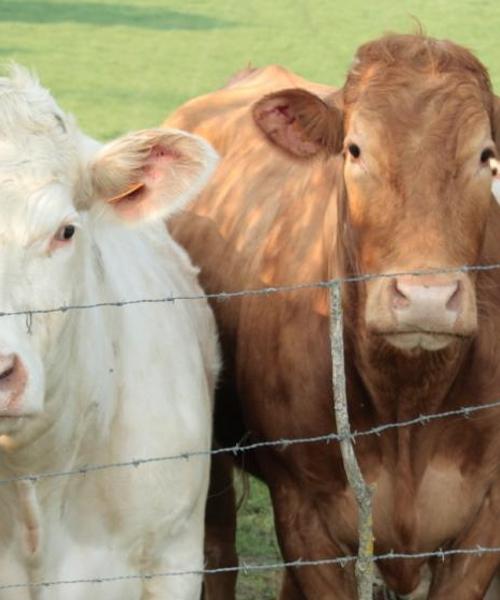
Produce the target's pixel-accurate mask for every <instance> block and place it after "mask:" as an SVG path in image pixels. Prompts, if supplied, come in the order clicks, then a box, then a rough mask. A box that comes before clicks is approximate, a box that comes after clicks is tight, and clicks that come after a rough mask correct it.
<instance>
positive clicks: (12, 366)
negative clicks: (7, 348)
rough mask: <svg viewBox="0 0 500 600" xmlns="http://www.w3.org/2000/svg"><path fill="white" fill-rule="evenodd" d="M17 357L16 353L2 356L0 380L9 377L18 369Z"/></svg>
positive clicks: (0, 357) (0, 359)
mask: <svg viewBox="0 0 500 600" xmlns="http://www.w3.org/2000/svg"><path fill="white" fill-rule="evenodd" d="M16 365H17V359H16V356H15V355H14V354H12V355H10V356H0V381H3V380H4V379H7V378H8V377H9V376H10V375H12V374H13V373H14V372H15V370H16Z"/></svg>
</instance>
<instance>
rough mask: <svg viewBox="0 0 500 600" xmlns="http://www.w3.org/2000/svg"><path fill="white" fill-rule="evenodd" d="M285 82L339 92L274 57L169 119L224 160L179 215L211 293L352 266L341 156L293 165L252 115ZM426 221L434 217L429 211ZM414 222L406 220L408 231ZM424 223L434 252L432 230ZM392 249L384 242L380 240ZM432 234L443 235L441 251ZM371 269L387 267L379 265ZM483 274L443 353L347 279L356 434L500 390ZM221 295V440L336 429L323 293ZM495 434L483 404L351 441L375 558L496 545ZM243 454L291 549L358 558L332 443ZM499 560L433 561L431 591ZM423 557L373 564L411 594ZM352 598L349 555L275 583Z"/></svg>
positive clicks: (499, 515)
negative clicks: (456, 335) (400, 342)
mask: <svg viewBox="0 0 500 600" xmlns="http://www.w3.org/2000/svg"><path fill="white" fill-rule="evenodd" d="M291 87H301V88H305V89H308V90H310V91H312V92H314V93H315V94H318V95H320V96H322V97H325V96H327V95H328V94H329V93H331V92H332V91H333V90H331V89H330V88H327V87H326V86H319V85H316V84H311V83H309V82H305V81H304V80H302V79H300V78H298V77H297V76H295V75H293V74H292V73H290V72H288V71H285V70H284V69H281V68H279V67H268V68H266V69H263V70H257V71H255V72H253V73H250V74H249V75H248V76H247V77H246V78H243V79H241V80H236V81H235V82H234V83H233V84H232V85H231V86H229V87H227V88H225V89H223V90H220V91H218V92H215V93H213V94H209V95H207V96H204V97H202V98H200V99H196V100H193V101H191V102H190V103H188V104H187V105H185V106H184V107H182V108H181V109H180V110H179V111H177V113H176V114H175V115H174V116H173V117H172V118H171V119H169V121H168V123H169V125H171V126H176V127H180V128H183V129H187V130H191V131H193V132H196V133H197V134H199V135H202V136H205V137H206V138H207V139H208V140H209V141H210V142H211V143H212V144H213V145H214V146H215V148H216V149H217V150H218V152H219V153H220V155H221V157H222V162H221V164H220V167H219V169H218V172H217V174H216V177H215V178H214V179H213V181H212V184H211V185H210V186H209V188H208V189H207V190H206V191H205V192H204V193H203V194H202V195H201V196H200V198H199V199H198V200H197V202H196V203H195V205H194V207H193V208H192V211H193V212H194V213H196V215H198V216H199V219H195V220H193V218H192V216H190V217H189V220H184V219H183V217H182V215H181V216H179V217H178V219H177V222H176V223H175V224H174V227H173V233H174V235H175V236H176V238H177V239H178V240H179V241H180V242H181V243H183V244H184V245H185V246H186V247H187V248H188V250H189V252H190V254H191V256H192V258H193V260H194V262H195V263H197V264H198V265H200V266H201V267H202V284H203V285H204V288H205V290H206V291H207V292H220V291H222V290H224V291H231V290H240V289H251V288H259V287H262V286H280V285H289V284H298V283H305V282H316V281H321V280H326V279H331V278H333V277H336V276H339V275H343V274H345V273H346V262H345V261H346V258H345V257H344V256H342V252H340V253H339V251H338V248H339V243H338V242H339V240H338V239H337V231H338V227H337V226H338V222H337V221H338V219H337V212H338V206H339V203H338V198H339V194H341V192H342V179H343V178H342V168H343V158H342V157H341V156H338V155H330V156H327V157H316V158H313V159H311V160H308V161H299V160H292V159H290V157H288V156H287V155H286V154H285V153H280V152H279V151H276V150H272V149H270V147H269V143H268V142H267V141H266V140H265V139H264V137H263V136H262V135H261V134H260V133H259V132H258V130H257V128H256V126H255V124H254V122H253V120H252V113H251V106H252V104H254V103H255V102H256V101H258V100H259V99H260V98H261V97H262V96H263V95H264V94H268V93H270V92H274V91H276V90H279V89H283V88H291ZM417 171H418V169H417ZM352 210H353V209H352ZM487 211H488V218H487V227H486V231H484V228H483V229H482V230H481V232H480V233H481V247H480V249H479V253H478V255H477V256H476V257H475V259H474V261H477V262H479V263H498V262H500V243H499V242H498V236H499V235H500V208H499V206H498V205H497V204H496V203H494V202H493V201H491V202H490V203H489V206H488V207H487ZM421 216H422V223H424V221H425V219H427V218H428V215H427V214H426V213H422V215H421ZM350 218H351V219H353V218H354V217H353V215H352V214H351V215H350ZM419 225H420V224H419V222H417V221H414V222H413V228H414V229H416V230H418V228H419ZM422 226H423V225H422ZM420 235H421V236H423V242H422V248H424V247H425V246H426V239H425V236H426V232H425V231H422V232H421V234H420ZM428 235H430V234H428ZM447 235H453V232H452V231H449V232H447ZM390 243H391V240H390V239H386V240H382V241H381V240H378V244H379V245H380V244H386V245H387V244H390ZM400 243H401V242H400ZM437 243H438V242H437V241H436V240H432V242H430V246H432V245H434V246H435V245H436V244H437ZM365 250H366V249H365ZM378 250H380V247H377V251H378ZM386 250H387V249H386ZM414 252H417V253H418V248H416V249H415V251H414ZM386 254H389V252H388V251H386ZM413 255H414V253H413V254H412V256H413ZM465 258H467V257H465ZM366 260H368V263H369V260H373V261H375V258H373V257H370V258H369V259H366ZM450 261H451V263H453V260H451V259H450ZM450 261H448V264H445V265H442V266H450ZM431 263H432V261H431V262H425V261H424V262H423V263H422V262H420V263H419V262H418V256H417V257H416V258H415V261H414V262H412V263H408V262H407V263H404V265H403V266H408V267H409V268H428V267H434V266H439V265H438V264H431ZM365 264H366V261H365ZM398 264H402V263H398ZM455 264H460V262H458V261H455ZM393 266H394V264H393V263H391V264H390V265H389V269H388V270H391V269H392V268H393ZM373 268H374V269H375V270H377V269H378V270H382V271H383V270H384V269H380V268H379V265H378V264H376V263H375V262H374V263H373ZM405 281H406V280H405ZM473 282H474V283H473V285H475V286H476V290H477V294H476V295H477V305H478V333H477V335H476V336H475V337H474V338H469V337H467V335H466V334H465V333H464V337H461V338H460V339H458V340H457V341H455V342H452V343H451V344H449V345H447V346H446V347H444V348H442V349H439V350H437V351H432V352H431V351H427V350H425V349H423V350H416V351H408V352H405V351H402V350H400V349H398V348H396V347H394V346H392V345H391V344H389V343H383V342H381V341H380V336H379V337H378V338H377V337H373V336H371V334H370V332H368V331H367V330H366V325H365V323H364V321H363V319H362V318H361V316H360V309H359V307H360V306H364V305H365V304H366V298H365V296H364V295H363V294H365V295H366V294H367V292H366V289H368V291H369V288H366V285H365V284H349V287H348V289H347V290H346V295H345V318H346V329H345V342H346V362H347V380H348V395H349V410H350V417H351V425H352V428H353V429H354V430H358V431H362V430H365V429H369V428H370V427H373V426H375V425H380V424H382V423H391V422H398V421H405V420H407V419H412V418H414V417H416V416H418V415H420V414H432V413H437V412H441V411H448V410H453V409H456V408H458V407H462V406H467V405H475V404H484V403H489V402H492V401H495V400H498V399H500V368H499V364H498V363H499V360H498V359H499V357H500V346H499V343H500V311H499V310H498V306H499V301H500V271H490V272H487V273H479V274H478V275H477V277H475V278H474V279H473ZM401 285H402V284H401ZM439 285H441V283H439ZM457 285H458V284H457ZM463 285H465V284H462V283H460V286H463ZM440 289H441V288H440ZM471 289H472V288H471ZM377 293H378V292H377ZM471 298H472V296H471ZM463 302H464V305H465V302H466V300H464V301H463ZM470 302H473V300H470ZM471 306H472V305H471ZM213 307H214V311H215V313H216V317H217V319H218V323H219V327H220V330H221V339H222V345H223V351H224V356H225V374H224V376H223V380H222V383H221V389H220V394H219V399H218V406H217V416H216V432H217V435H218V441H219V442H220V443H221V444H222V445H231V444H234V443H236V442H238V441H240V440H241V439H242V438H243V437H244V436H245V435H247V437H245V442H249V441H261V440H275V439H279V438H294V437H304V436H317V435H322V434H328V433H330V432H331V431H332V430H333V428H334V425H333V412H332V405H333V401H332V391H331V367H330V353H329V323H328V293H327V291H325V290H324V289H304V290H301V291H294V292H286V293H279V294H273V295H269V296H257V297H245V298H239V299H232V300H228V301H225V302H221V303H218V302H215V303H214V304H213ZM471 310H472V309H471ZM464 311H465V309H464ZM499 431H500V410H498V409H488V410H485V411H484V412H481V413H477V414H476V413H475V414H474V415H473V416H471V417H469V418H447V419H439V420H435V421H433V422H429V423H427V424H426V425H425V426H422V425H416V426H412V427H403V428H399V429H393V430H390V431H387V432H385V433H384V434H382V435H380V436H368V437H363V438H360V439H358V440H357V442H356V446H355V448H356V454H357V457H358V460H359V462H360V464H361V467H362V470H363V472H364V474H365V477H366V479H367V480H368V481H369V482H370V483H372V484H374V485H375V493H374V533H375V550H376V553H385V552H390V551H391V550H393V551H395V552H404V553H415V552H429V551H434V550H438V549H440V548H443V549H446V548H474V547H475V546H477V545H478V544H479V545H482V546H500V476H499V467H500V433H499ZM244 461H245V462H244V466H245V467H246V468H248V469H249V470H251V471H252V472H253V473H255V474H257V475H258V476H259V477H261V478H263V479H264V480H265V481H266V482H267V484H268V485H269V487H270V490H271V494H272V500H273V506H274V511H275V519H276V526H277V532H278V537H279V541H280V545H281V549H282V552H283V555H284V557H285V559H286V560H296V559H298V558H302V559H308V560H313V559H324V558H331V557H336V556H342V555H350V554H355V553H356V552H357V539H358V538H357V522H356V521H357V519H356V506H355V502H354V499H353V495H352V493H351V491H350V490H349V489H347V487H346V481H345V475H344V472H343V468H342V462H341V456H340V452H339V448H338V445H337V444H334V443H330V444H328V445H325V444H299V445H291V446H288V447H286V448H285V449H283V448H280V447H277V448H264V449H261V450H259V451H258V452H255V453H253V454H252V455H245V456H244ZM499 561H500V554H491V555H487V556H483V557H481V558H468V557H462V556H458V557H456V558H453V559H452V560H450V559H448V560H446V561H437V562H434V563H430V566H431V569H432V570H433V583H432V585H431V592H430V596H429V597H431V598H433V599H438V598H439V599H440V600H445V599H447V600H449V599H451V598H453V599H456V600H458V599H462V600H473V599H479V598H482V597H483V595H484V593H485V590H486V588H487V587H488V585H489V582H490V580H491V578H492V576H493V574H494V572H495V569H496V567H497V566H498V563H499ZM425 563H426V561H425V559H421V560H404V559H399V560H387V561H385V562H382V563H379V565H378V566H379V568H380V570H381V573H382V575H383V576H384V578H385V581H386V582H387V584H388V585H389V586H390V587H391V588H392V589H393V590H395V591H396V592H398V593H400V594H407V593H410V592H412V591H414V590H415V589H416V587H417V586H418V585H419V582H420V581H421V577H422V576H423V575H424V574H425ZM355 597H356V592H355V584H354V580H353V571H352V569H351V568H350V567H346V568H341V567H332V566H321V567H306V568H300V569H295V570H294V571H293V572H289V573H288V574H287V577H286V581H285V584H284V590H283V592H282V599H283V600H299V599H301V600H303V599H307V600H327V599H330V598H336V599H337V598H338V599H352V598H355Z"/></svg>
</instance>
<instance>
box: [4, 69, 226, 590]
mask: <svg viewBox="0 0 500 600" xmlns="http://www.w3.org/2000/svg"><path fill="white" fill-rule="evenodd" d="M19 77H20V78H21V79H22V78H23V76H22V75H20V76H19V75H18V78H19ZM17 85H18V87H20V88H21V89H25V88H26V89H27V88H29V86H30V85H35V84H33V82H31V84H30V82H29V81H28V80H26V81H21V83H20V84H19V83H18V84H17ZM23 86H24V87H23ZM2 99H3V98H2V89H1V87H0V111H1V110H2ZM56 125H57V126H58V124H57V123H56ZM66 126H67V127H69V126H68V125H66ZM71 127H72V128H73V129H74V126H72V125H71ZM5 129H7V130H8V127H7V126H5ZM1 130H2V127H1V117H0V134H1V133H2V131H1ZM49 130H50V127H49ZM75 131H76V130H75ZM60 133H61V132H60V131H59V133H58V134H57V135H59V134H60ZM73 134H74V133H72V135H73ZM30 135H31V132H27V133H26V136H27V137H26V139H28V141H29V140H30V139H31V138H30ZM37 135H39V134H38V133H37ZM47 135H48V134H47ZM74 135H76V134H74ZM44 143H45V142H44ZM162 143H163V142H162ZM196 143H198V142H196ZM13 144H14V145H15V142H13ZM13 144H11V145H10V146H9V145H8V144H7V145H4V146H2V142H0V277H1V279H0V283H1V285H0V310H2V311H15V310H23V309H24V308H26V307H27V306H28V303H27V302H26V300H27V298H29V300H30V302H29V306H30V307H31V308H46V307H52V306H61V305H75V304H76V305H81V304H93V303H101V302H114V301H120V300H128V299H141V298H162V297H168V296H186V295H187V296H190V295H197V294H200V293H201V289H200V288H199V286H198V283H197V278H196V271H195V270H194V268H193V267H192V265H191V263H190V260H189V258H188V256H187V255H186V253H185V252H184V251H183V250H182V249H181V248H180V247H179V246H177V244H176V243H175V242H174V241H173V240H172V239H171V238H170V236H169V235H168V233H167V231H166V230H165V226H164V224H163V223H162V222H161V221H158V220H156V221H151V222H148V223H146V224H144V225H141V226H140V227H137V228H131V227H126V226H124V225H123V223H122V222H121V221H120V220H119V219H116V218H115V217H114V214H112V210H113V208H111V209H110V208H108V207H107V206H106V205H105V204H104V203H102V202H91V201H90V200H89V197H90V196H92V193H89V192H88V189H87V188H88V186H89V184H88V182H87V183H85V181H83V183H82V179H83V180H84V179H85V177H83V178H82V175H81V174H82V171H83V172H86V170H87V164H88V161H89V160H92V159H91V158H90V157H89V156H86V157H85V158H83V156H84V154H85V153H86V154H88V153H89V152H83V147H84V146H85V147H88V144H87V143H86V142H85V141H84V140H83V138H81V139H80V138H79V140H78V143H77V144H76V151H75V152H76V158H75V156H73V155H72V152H71V149H70V151H68V152H66V157H67V160H66V164H65V162H64V155H63V154H64V153H62V154H61V155H59V156H58V160H59V163H60V164H58V165H56V161H55V160H52V161H51V157H50V156H47V157H46V159H45V160H46V161H47V164H45V162H44V161H43V160H41V158H40V157H39V156H38V155H37V152H38V150H37V145H36V143H34V142H33V144H32V152H31V153H30V152H28V159H29V158H30V156H32V157H33V159H32V160H31V161H30V162H29V164H28V165H24V164H22V162H20V163H19V164H18V165H17V166H16V168H15V169H12V168H11V167H12V163H13V161H12V158H11V157H12V155H13V153H14V152H13V149H12V148H13ZM69 146H71V147H73V142H71V144H69ZM69 146H68V147H69ZM39 147H40V155H42V154H43V148H42V146H41V145H40V144H39ZM202 150H203V152H206V153H207V156H208V157H207V160H206V162H207V163H210V162H211V164H212V165H213V163H214V161H213V156H210V149H209V148H208V147H206V146H203V147H202ZM2 151H3V152H2ZM176 152H177V151H176ZM9 153H10V154H9ZM90 154H92V152H90ZM162 156H163V155H162ZM24 158H26V156H25V157H24ZM174 158H175V160H177V154H175V155H174ZM168 159H169V160H171V159H170V156H169V157H168ZM99 165H100V163H99ZM99 168H100V167H99ZM210 169H211V166H210V164H209V166H207V167H206V169H205V170H206V173H205V172H204V173H203V174H202V176H201V177H199V178H198V180H197V181H196V182H195V183H194V186H193V187H194V188H195V191H196V186H198V189H199V187H200V186H201V185H202V183H203V181H202V180H203V178H206V176H207V174H208V172H209V171H210ZM58 173H60V175H59V174H58ZM155 177H156V175H155ZM75 180H76V181H77V184H75ZM75 185H76V187H78V186H79V187H78V190H79V191H78V190H77V191H75V189H76V188H75ZM61 187H62V188H63V190H65V193H66V192H67V191H68V190H71V193H69V194H66V195H67V196H68V197H69V199H70V200H69V204H70V205H71V200H72V198H71V197H72V196H74V195H75V194H76V195H77V196H78V194H81V197H82V198H83V199H81V201H75V202H74V204H75V205H77V206H78V213H79V215H78V221H79V230H78V231H77V233H76V234H75V238H74V240H71V243H72V244H73V245H74V247H73V248H72V249H71V250H70V249H69V248H66V247H63V248H62V249H57V250H56V251H54V252H53V253H49V254H47V253H45V254H43V253H41V251H39V250H36V252H38V254H36V256H35V255H33V256H32V255H31V254H30V253H31V252H32V250H31V248H32V247H36V244H37V243H38V242H36V241H35V242H30V243H29V244H26V243H23V244H20V243H19V234H18V233H17V229H20V228H22V225H21V222H22V219H26V218H28V219H32V220H34V221H38V220H40V219H37V218H36V215H35V217H33V213H34V212H35V213H36V211H37V210H38V208H36V209H35V210H32V209H29V210H27V211H25V214H23V216H22V219H21V217H19V216H16V217H12V211H14V212H15V210H16V208H15V206H16V203H17V205H19V203H20V202H22V198H20V197H19V190H22V196H24V197H29V198H33V197H34V196H36V194H39V195H42V196H43V197H44V198H45V199H42V200H38V201H37V202H38V205H37V206H40V205H41V204H42V203H43V202H45V201H46V202H47V203H48V205H49V204H50V202H54V204H55V205H56V208H55V210H56V211H57V210H59V208H57V206H58V204H59V201H58V200H54V198H56V197H57V196H58V194H59V192H60V190H59V188H61ZM56 188H57V189H56ZM81 189H84V190H85V193H84V192H82V191H81ZM63 195H64V194H63ZM65 202H66V204H68V201H67V199H66V200H64V201H63V200H61V202H60V204H61V205H64V203H65ZM2 203H4V204H2ZM80 203H81V204H84V208H83V209H82V208H81V206H80V205H79V204H80ZM85 203H86V204H85ZM9 206H12V207H14V208H12V210H11V211H9V213H8V215H6V213H5V212H2V211H5V210H6V207H9ZM66 208H67V207H66V206H64V210H66ZM70 208H71V206H70ZM60 210H63V209H62V208H61V209H60ZM127 210H128V208H127ZM163 212H165V211H163ZM167 212H168V211H167ZM62 214H63V213H62V212H61V215H62ZM45 217H46V214H45V213H44V215H43V218H44V219H45ZM5 221H8V222H7V223H6V222H5ZM30 223H31V221H30ZM4 226H5V228H4ZM55 227H56V229H57V220H56V221H55ZM28 229H29V227H28ZM14 232H16V233H15V235H14ZM49 238H50V236H49ZM49 238H48V239H49ZM37 239H38V238H37ZM49 243H54V242H53V241H52V242H50V239H49ZM64 244H67V242H64ZM27 248H29V249H28V250H27ZM33 252H35V251H33ZM64 253H66V255H68V256H65V255H64ZM70 253H71V256H69V254H70ZM27 256H28V258H27ZM41 267H42V269H41ZM40 269H41V270H42V272H43V281H40V283H37V282H38V281H39V280H38V275H39V272H40ZM35 272H36V273H35ZM51 278H53V280H54V281H53V282H52V285H49V284H50V279H51ZM47 279H49V282H47ZM7 282H13V285H14V288H15V293H13V291H12V289H11V288H10V287H9V285H7ZM17 286H19V288H18V287H17ZM4 347H5V349H4ZM12 352H15V353H16V355H17V356H19V357H21V360H22V361H23V364H24V366H25V367H26V370H27V371H28V373H29V375H31V373H33V376H32V377H31V378H30V377H28V379H29V383H28V387H27V388H26V393H25V399H26V400H25V405H26V406H27V407H28V408H27V409H26V413H27V414H29V415H30V416H24V417H23V416H22V415H23V412H22V410H21V409H19V410H21V413H20V414H21V418H11V417H9V416H8V412H9V410H10V411H12V410H14V409H12V408H8V407H7V408H5V409H4V410H5V411H6V413H5V414H6V416H5V417H2V413H1V411H0V433H3V434H4V435H2V436H1V437H0V444H1V450H2V451H1V453H0V478H2V479H3V478H9V477H15V476H19V475H25V474H30V473H44V472H48V471H64V470H71V469H74V468H75V467H79V466H83V465H89V464H103V463H115V462H121V461H129V460H131V459H140V458H146V457H157V456H166V455H174V454H178V453H185V452H189V451H192V450H200V449H205V450H206V449H209V448H210V441H211V411H212V400H211V399H212V393H213V385H214V382H215V378H216V374H217V368H218V354H217V344H216V336H215V326H214V322H213V318H212V315H211V312H210V310H209V308H208V305H207V304H206V302H204V301H203V302H202V301H178V302H171V303H157V304H154V303H153V304H150V303H149V304H144V303H139V304H135V305H131V306H124V307H105V308H102V307H101V308H92V309H87V310H69V311H65V312H59V313H53V314H49V315H45V314H43V315H37V314H34V315H33V316H32V317H31V319H30V318H27V317H26V316H24V315H22V316H15V317H4V318H3V319H2V320H0V355H2V354H5V355H7V353H12ZM37 361H38V362H37ZM38 363H40V364H39V366H40V365H41V367H40V368H38V367H37V365H38ZM37 368H38V371H37ZM30 382H34V383H30ZM0 383H1V379H0ZM30 386H31V387H30ZM0 387H1V386H0ZM32 388H36V389H35V390H34V391H33V389H32ZM38 388H42V392H40V390H39V389H38ZM1 391H2V390H1V389H0V393H1ZM30 394H31V395H30ZM40 395H42V399H41V400H40ZM0 399H1V397H0ZM20 402H21V404H22V402H23V400H22V399H21V401H20ZM16 410H18V409H17V408H16ZM30 411H31V413H33V414H32V415H31V414H30ZM208 468H209V459H208V457H206V456H205V457H198V458H190V459H189V460H186V459H182V460H170V461H164V462H157V463H152V464H145V465H142V466H139V467H127V468H114V469H110V470H103V471H98V472H91V473H88V474H86V475H77V476H67V477H62V478H48V479H40V480H38V481H36V482H34V483H32V482H26V481H23V482H18V483H15V484H8V485H3V486H1V487H0V585H2V584H3V585H5V584H9V583H29V582H37V581H48V580H49V581H51V580H72V579H86V578H90V579H96V578H97V579H98V578H106V577H115V576H123V575H131V574H137V573H154V572H168V571H182V570H200V569H201V568H202V567H203V519H204V505H205V500H206V492H207V486H208ZM30 594H31V595H30ZM199 594H200V578H199V577H197V576H172V577H158V578H153V579H150V580H125V581H118V582H116V583H101V584H94V585H89V584H73V585H63V586H53V587H47V588H43V589H42V588H31V590H29V589H26V588H20V589H12V590H5V589H4V590H2V589H0V598H2V600H3V599H5V600H10V599H11V598H12V600H14V599H19V600H20V599H26V598H33V599H42V598H43V599H44V600H45V599H50V600H52V599H54V600H56V599H57V600H59V599H60V600H62V599H69V598H71V599H72V600H84V599H85V600H87V599H88V598H96V599H102V600H146V599H155V600H156V599H158V600H159V599H160V598H161V599H168V600H196V599H197V598H199Z"/></svg>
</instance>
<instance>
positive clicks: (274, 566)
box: [0, 545, 500, 591]
mask: <svg viewBox="0 0 500 600" xmlns="http://www.w3.org/2000/svg"><path fill="white" fill-rule="evenodd" d="M497 553H500V547H497V546H480V545H478V546H476V547H475V548H452V549H451V550H435V551H433V552H414V553H405V552H386V553H385V554H374V555H373V556H372V557H371V558H370V560H372V561H373V562H380V561H382V560H422V559H430V558H438V559H441V560H445V559H446V558H448V557H452V556H482V555H484V554H497ZM357 559H358V557H357V556H356V555H347V556H339V557H335V558H320V559H316V560H307V559H302V558H299V559H297V560H293V561H283V562H276V563H268V564H265V563H264V564H241V565H238V566H234V567H219V568H216V569H192V570H184V571H156V572H152V573H131V574H129V575H115V576H111V577H93V578H88V579H60V580H54V581H34V582H26V583H6V584H1V585H0V591H5V590H13V589H21V588H41V587H43V588H48V587H55V586H61V585H77V584H100V583H117V582H119V581H133V580H149V579H157V578H162V577H185V576H199V577H201V576H205V575H218V574H223V573H244V574H248V573H251V572H258V571H276V570H281V569H284V568H287V569H288V568H302V567H320V566H335V565H340V566H341V567H345V566H346V565H348V564H349V563H351V562H355V561H356V560H357Z"/></svg>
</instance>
